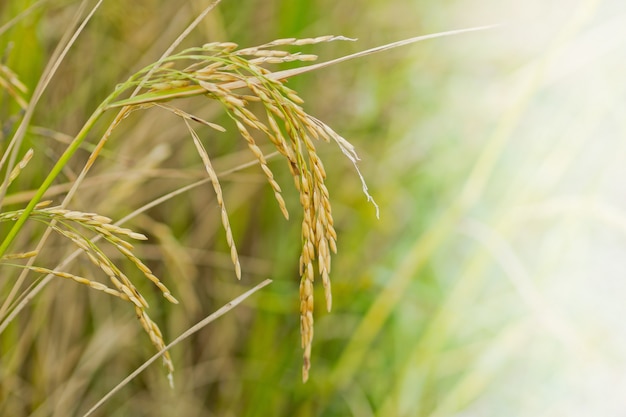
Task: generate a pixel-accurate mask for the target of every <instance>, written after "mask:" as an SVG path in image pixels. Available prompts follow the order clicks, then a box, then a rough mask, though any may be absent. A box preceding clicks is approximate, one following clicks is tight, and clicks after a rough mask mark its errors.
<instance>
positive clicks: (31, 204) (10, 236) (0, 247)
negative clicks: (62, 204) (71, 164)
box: [0, 100, 108, 258]
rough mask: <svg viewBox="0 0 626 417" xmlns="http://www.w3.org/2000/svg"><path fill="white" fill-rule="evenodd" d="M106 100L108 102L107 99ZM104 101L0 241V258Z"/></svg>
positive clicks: (77, 145) (76, 147)
mask: <svg viewBox="0 0 626 417" xmlns="http://www.w3.org/2000/svg"><path fill="white" fill-rule="evenodd" d="M106 102H108V100H107V101H106ZM106 102H105V103H103V105H101V106H100V107H98V108H97V109H96V111H95V112H94V113H93V114H92V115H91V117H90V118H89V120H87V122H86V123H85V125H84V126H83V128H82V129H81V130H80V132H78V134H77V135H76V137H75V138H74V140H73V141H72V143H70V145H69V146H68V147H67V149H66V150H65V152H63V155H61V157H60V158H59V160H58V161H57V163H56V164H54V166H53V167H52V169H51V170H50V173H49V174H48V176H47V177H46V179H45V180H44V181H43V182H42V183H41V186H40V187H39V189H37V192H36V193H35V195H34V196H33V198H32V199H31V200H30V202H29V203H28V205H27V206H26V208H25V209H24V211H23V212H22V214H21V215H20V217H19V218H18V219H17V221H16V222H15V224H14V225H13V227H12V228H11V230H10V231H9V233H8V234H7V236H6V237H5V238H4V240H3V241H2V244H1V245H0V258H1V257H2V255H4V254H5V253H6V251H7V250H8V249H9V246H10V245H11V243H12V242H13V240H15V237H16V236H17V234H18V233H19V231H20V230H21V229H22V227H23V226H24V223H26V220H27V219H28V217H29V216H30V214H31V213H32V211H33V209H34V208H35V206H36V205H37V204H38V203H39V202H40V201H41V199H42V197H43V195H44V194H45V192H46V191H47V190H48V188H49V187H50V186H51V185H52V183H53V182H54V180H55V179H56V177H57V176H58V175H59V174H60V173H61V171H62V170H63V168H64V167H65V165H67V163H68V161H69V160H70V158H71V157H72V156H73V155H74V153H76V151H77V150H78V149H79V148H80V145H81V144H82V143H83V142H84V141H85V138H86V137H87V134H88V133H89V131H90V130H91V128H92V127H93V126H94V124H95V123H96V121H97V120H98V119H99V118H100V116H102V114H103V113H104V109H105V108H106Z"/></svg>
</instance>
